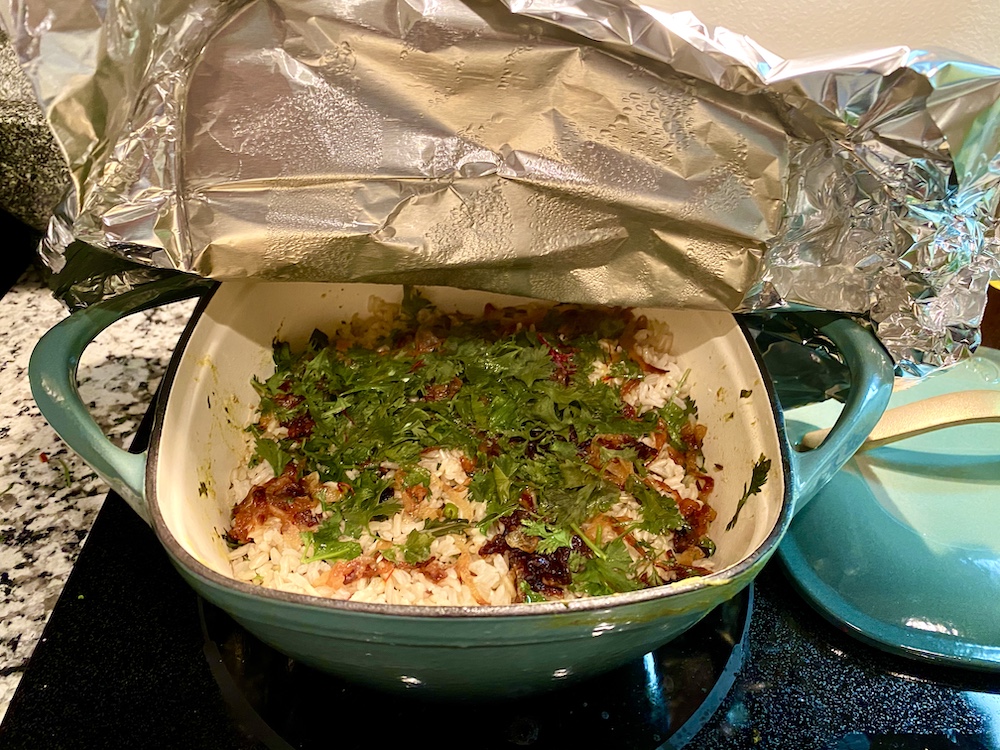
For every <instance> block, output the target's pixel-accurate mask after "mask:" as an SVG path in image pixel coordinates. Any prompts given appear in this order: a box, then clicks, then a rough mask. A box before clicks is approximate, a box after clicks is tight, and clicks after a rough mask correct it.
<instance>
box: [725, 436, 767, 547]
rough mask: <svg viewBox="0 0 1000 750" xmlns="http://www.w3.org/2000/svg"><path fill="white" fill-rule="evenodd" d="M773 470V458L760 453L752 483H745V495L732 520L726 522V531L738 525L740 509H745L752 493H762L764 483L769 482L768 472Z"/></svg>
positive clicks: (738, 504) (751, 479)
mask: <svg viewBox="0 0 1000 750" xmlns="http://www.w3.org/2000/svg"><path fill="white" fill-rule="evenodd" d="M769 471H771V459H769V458H765V457H764V454H763V453H761V454H760V458H758V459H757V463H755V464H754V466H753V473H752V474H751V476H750V483H749V484H745V485H743V497H741V498H740V501H739V502H738V503H737V504H736V512H735V513H734V514H733V518H732V520H731V521H730V522H729V523H727V524H726V531H729V530H730V529H731V528H733V526H735V525H736V521H737V519H738V518H739V517H740V511H741V510H743V506H744V505H746V504H747V500H749V499H750V497H751V496H752V495H756V494H758V493H760V491H761V490H762V489H763V488H764V483H765V482H767V474H768V472H769Z"/></svg>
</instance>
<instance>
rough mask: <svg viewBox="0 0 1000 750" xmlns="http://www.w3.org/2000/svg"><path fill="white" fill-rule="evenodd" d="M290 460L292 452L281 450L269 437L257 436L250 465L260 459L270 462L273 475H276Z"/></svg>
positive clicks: (258, 461)
mask: <svg viewBox="0 0 1000 750" xmlns="http://www.w3.org/2000/svg"><path fill="white" fill-rule="evenodd" d="M291 460H292V454H290V453H286V452H285V451H283V450H282V449H281V446H280V445H279V444H278V443H277V441H275V440H271V439H270V438H258V439H257V446H256V448H255V449H254V455H253V458H252V459H251V461H250V465H251V466H256V465H257V464H259V463H260V462H261V461H267V462H268V463H269V464H271V468H272V469H273V470H274V474H275V476H278V475H280V474H281V473H282V472H283V471H284V470H285V467H286V466H287V465H288V462H289V461H291Z"/></svg>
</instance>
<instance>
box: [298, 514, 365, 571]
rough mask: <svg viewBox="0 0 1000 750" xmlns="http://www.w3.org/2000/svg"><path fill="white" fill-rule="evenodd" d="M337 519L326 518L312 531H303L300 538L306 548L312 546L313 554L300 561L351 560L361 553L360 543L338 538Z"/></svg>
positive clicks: (338, 527) (338, 526) (338, 525)
mask: <svg viewBox="0 0 1000 750" xmlns="http://www.w3.org/2000/svg"><path fill="white" fill-rule="evenodd" d="M340 537H341V533H340V522H339V520H333V519H327V520H326V521H324V522H323V524H322V525H321V526H320V527H319V528H318V529H316V531H314V532H311V533H310V532H308V531H307V532H305V533H304V534H303V535H302V539H303V541H304V542H305V546H306V549H308V548H309V547H312V550H313V554H312V555H311V556H309V557H303V558H302V562H304V563H311V562H315V561H316V560H353V559H354V558H355V557H358V556H360V555H361V545H360V544H358V543H357V542H354V541H341V540H340Z"/></svg>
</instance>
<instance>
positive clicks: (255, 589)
mask: <svg viewBox="0 0 1000 750" xmlns="http://www.w3.org/2000/svg"><path fill="white" fill-rule="evenodd" d="M221 283H222V282H220V283H218V284H216V285H215V286H214V287H213V288H212V289H211V290H210V291H209V292H208V293H207V294H205V295H204V296H203V297H202V299H201V301H200V302H199V303H198V305H197V307H196V308H195V311H194V313H193V314H192V316H191V319H190V320H189V321H188V324H187V325H186V326H185V328H184V331H183V333H182V334H181V336H180V338H179V339H178V342H177V346H176V348H175V349H174V353H173V356H171V358H170V362H169V363H168V365H167V369H166V372H165V373H164V375H163V378H162V380H161V381H160V387H159V389H158V392H157V398H156V406H155V411H154V414H153V427H152V430H151V433H150V440H149V450H148V459H147V462H146V478H145V488H146V503H147V507H148V508H149V514H150V518H151V521H152V526H153V530H154V531H155V533H156V536H157V538H158V539H159V541H160V543H161V544H162V545H163V546H164V547H165V548H166V550H167V552H168V553H169V554H170V556H171V557H172V558H173V559H174V561H175V563H176V564H178V565H180V566H182V567H183V568H184V569H185V570H186V571H187V572H189V573H191V574H192V575H195V576H197V577H199V578H201V579H203V580H205V581H206V582H208V583H210V584H214V585H215V586H219V587H222V588H225V589H229V590H230V591H233V592H234V593H238V594H242V595H246V596H250V597H254V598H262V599H264V600H265V601H270V602H271V603H272V604H291V605H294V606H297V607H310V608H319V609H327V610H333V611H337V612H341V613H344V614H346V613H358V614H366V615H383V616H386V615H388V616H391V617H397V618H411V617H415V618H421V619H423V618H437V619H441V618H448V619H482V618H503V619H507V618H510V617H539V616H547V615H559V614H572V613H581V612H591V611H595V610H608V609H618V608H621V607H624V606H628V605H632V604H640V603H643V602H648V601H653V600H658V599H663V600H668V599H671V598H673V597H678V596H681V595H683V594H687V593H690V592H692V591H696V590H700V589H707V588H712V587H722V586H727V585H729V584H731V583H732V582H733V581H734V580H736V579H739V578H741V577H742V576H744V575H745V574H746V573H747V572H748V571H749V570H751V569H752V568H754V567H755V566H756V565H757V564H758V562H759V561H760V560H761V559H762V558H767V557H769V556H770V555H771V554H772V553H773V552H774V550H775V549H776V548H777V545H778V542H779V541H780V540H781V538H782V537H783V536H784V535H785V532H786V531H787V529H788V526H789V524H790V523H791V519H792V513H793V509H794V498H793V497H792V492H793V483H792V477H791V462H790V458H789V451H790V446H789V443H788V440H787V439H786V431H785V421H784V416H783V413H782V411H781V408H780V406H779V405H778V398H777V394H776V393H775V390H774V384H773V383H772V381H771V378H770V375H769V374H768V372H767V369H766V368H765V367H764V362H763V359H762V357H761V354H760V351H759V349H758V348H757V346H756V344H755V343H754V341H753V337H752V336H751V335H750V331H749V330H748V328H747V326H746V325H745V324H744V323H743V321H742V320H741V319H740V318H739V317H738V316H736V315H733V318H734V319H735V322H736V324H737V326H739V329H740V331H741V332H742V333H743V336H744V338H745V339H746V342H747V345H748V346H749V348H750V353H751V354H752V356H753V358H754V362H755V363H756V365H757V370H758V372H759V374H760V376H761V382H762V383H763V384H764V388H765V389H766V391H767V396H768V403H769V404H770V407H771V413H772V415H773V416H774V423H775V426H776V429H777V436H778V448H779V451H780V454H781V472H782V480H783V482H784V492H783V496H782V501H781V509H780V511H779V513H778V518H777V520H776V522H775V524H774V526H773V527H772V529H771V531H770V533H768V535H767V537H766V538H765V539H764V540H763V541H762V542H761V543H760V545H759V546H758V547H757V548H756V549H754V550H753V552H751V553H750V554H749V555H747V556H746V557H744V558H743V559H741V560H740V561H739V562H738V563H736V564H735V565H732V566H730V567H728V568H725V569H723V570H720V571H718V572H715V573H711V574H709V575H707V576H696V577H693V578H685V579H683V580H681V581H676V582H673V583H668V584H663V585H660V586H654V587H652V588H646V589H640V590H638V591H629V592H625V593H620V594H605V595H602V596H592V597H584V598H582V599H572V600H570V601H566V602H563V601H555V602H538V603H534V604H524V603H518V604H503V605H476V606H445V605H433V606H432V605H415V604H381V603H372V602H353V601H345V600H341V599H327V598H325V597H320V596H311V595H309V594H294V593H290V592H287V591H279V590H277V589H270V588H265V587H263V586H254V585H252V584H249V583H245V582H243V581H238V580H236V579H235V578H230V577H227V576H224V575H221V574H220V573H217V572H216V571H214V570H212V569H211V568H209V567H208V566H207V565H205V564H204V563H202V562H200V561H199V560H197V559H196V558H195V557H194V556H193V555H191V554H190V553H189V552H188V551H187V550H186V549H184V547H183V545H181V543H180V542H179V541H177V538H176V537H175V536H174V535H173V533H172V532H171V531H170V528H169V527H168V526H167V523H166V520H165V519H164V518H163V515H162V513H161V512H160V507H159V503H158V501H157V494H156V469H157V465H158V463H159V454H160V441H161V439H162V437H163V420H164V416H165V414H166V408H167V403H168V401H169V399H170V392H171V390H172V389H173V385H174V380H175V379H176V375H177V370H178V367H179V365H180V361H181V359H182V358H183V357H184V355H185V352H186V350H187V346H188V344H189V343H190V340H191V336H192V334H193V333H194V330H195V328H196V327H197V325H198V322H199V321H200V320H201V317H202V315H203V314H204V312H205V310H206V309H207V308H208V306H209V304H210V303H211V301H212V299H213V298H214V296H215V293H216V292H217V291H218V289H219V287H220V286H221ZM730 314H731V313H730Z"/></svg>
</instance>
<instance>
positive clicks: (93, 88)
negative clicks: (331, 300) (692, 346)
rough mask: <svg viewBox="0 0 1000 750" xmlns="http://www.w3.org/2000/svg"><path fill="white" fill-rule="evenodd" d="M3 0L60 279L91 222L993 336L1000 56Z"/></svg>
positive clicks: (295, 256)
mask: <svg viewBox="0 0 1000 750" xmlns="http://www.w3.org/2000/svg"><path fill="white" fill-rule="evenodd" d="M0 14H2V17H3V19H2V20H3V22H4V24H5V25H6V27H7V29H8V32H9V33H10V34H11V36H12V39H13V40H14V42H15V47H16V49H17V51H18V54H19V55H20V58H21V61H22V64H23V65H24V67H25V69H26V70H27V72H28V73H29V76H30V77H31V78H32V80H33V82H34V85H35V88H36V91H37V94H38V97H39V100H40V102H41V104H42V107H43V110H44V111H45V113H46V116H47V118H48V121H49V123H50V125H51V126H52V128H53V131H54V133H55V135H56V138H57V139H58V141H59V142H60V144H61V145H62V148H63V149H64V150H65V152H66V154H67V155H68V157H69V160H70V170H71V173H72V178H73V185H74V188H75V190H74V193H73V194H72V195H71V196H70V198H69V199H68V200H67V201H66V202H65V203H64V204H63V205H62V207H61V209H60V211H59V212H58V214H57V216H56V217H55V218H54V219H53V221H52V222H51V224H50V227H49V233H48V238H47V241H46V243H45V247H44V257H45V259H46V261H47V263H48V264H49V265H50V266H51V267H52V268H53V269H54V270H56V271H59V270H60V269H62V268H63V267H64V265H65V263H66V249H67V248H68V247H71V246H72V243H73V242H74V241H76V242H77V243H79V242H84V243H88V244H89V245H91V246H93V247H96V248H100V249H105V250H107V251H110V252H112V253H114V254H115V255H117V256H118V257H120V258H124V259H128V260H130V261H133V262H135V263H137V264H140V265H142V266H143V267H144V269H143V270H144V273H143V274H140V275H139V277H140V278H141V279H147V278H149V276H150V273H151V272H152V271H154V270H155V269H176V270H180V271H185V272H192V273H195V274H199V275H203V276H210V277H213V278H217V279H234V278H242V277H247V276H252V277H258V278H264V279H303V280H328V281H384V282H409V283H424V284H449V285H452V286H462V287H470V288H481V289H488V290H495V291H502V292H509V293H515V294H525V295H530V296H538V297H549V298H556V299H562V300H566V301H580V302H597V303H608V304H629V305H636V304H652V305H664V306H688V307H701V308H710V309H711V308H722V309H728V310H734V311H751V310H765V309H781V308H791V309H797V308H810V309H812V308H818V309H828V310H836V311H844V312H850V313H855V314H858V315H861V316H864V317H866V318H867V319H869V320H870V321H871V322H872V324H873V325H874V326H875V328H876V329H877V333H878V335H879V337H880V338H881V340H882V341H883V342H884V343H885V344H886V346H887V347H888V348H889V349H890V351H891V352H892V353H893V355H894V356H895V357H896V359H897V362H898V363H899V364H900V367H901V368H902V369H910V370H914V371H919V370H922V369H924V368H925V366H933V365H940V364H946V363H949V362H952V361H955V360H956V359H959V358H962V357H964V356H965V355H966V354H967V353H968V352H969V351H970V350H971V349H972V348H974V347H975V345H976V344H977V343H978V323H979V321H980V320H981V316H982V312H983V308H984V306H985V300H986V287H987V284H988V282H989V279H990V276H991V274H997V275H998V276H1000V261H998V252H997V247H998V234H997V222H996V218H997V210H998V205H997V204H998V192H997V190H998V180H1000V174H998V173H1000V157H998V153H1000V104H998V102H1000V70H997V69H995V68H990V67H988V66H984V65H981V64H978V63H975V62H974V61H969V60H963V59H961V58H959V57H958V56H956V55H951V54H942V53H936V54H935V53H929V52H921V51H913V50H909V49H907V48H895V49H888V50H880V51H876V52H872V53H870V54H866V55H855V56H852V57H841V58H823V59H814V60H811V61H786V60H782V59H780V58H778V57H777V56H775V55H773V54H771V53H769V52H768V51H766V50H764V49H762V48H761V47H759V46H758V45H756V44H754V43H753V42H752V41H751V40H749V39H747V38H746V37H743V36H740V35H737V34H733V33H731V32H728V31H726V30H725V29H721V28H717V29H711V28H708V27H705V26H703V25H702V24H701V23H700V22H698V20H697V19H696V18H694V17H693V16H692V15H690V14H688V13H674V14H670V13H665V12H662V11H659V10H656V9H653V8H649V7H646V6H639V5H633V4H631V3H629V2H627V0H504V4H502V3H500V2H497V0H467V1H466V2H461V1H460V0H433V1H432V0H363V1H361V0H352V1H350V2H349V1H348V0H301V1H293V0H248V1H246V2H224V1H223V0H195V1H194V2H181V0H147V2H143V3H127V2H118V3H111V4H108V5H107V6H106V10H105V4H104V3H103V2H98V0H93V2H92V3H91V2H85V1H84V0H51V1H48V2H42V0H11V4H10V6H9V7H7V8H0ZM77 246H79V245H77ZM132 283H134V278H133V276H132V275H131V272H129V271H127V270H126V271H122V270H120V269H119V270H116V271H115V272H114V273H111V274H108V273H105V274H104V275H101V274H97V275H95V276H92V277H90V278H81V279H79V280H78V281H75V282H74V284H73V286H74V287H75V291H74V299H76V300H78V301H79V302H80V303H81V304H83V303H86V302H88V301H93V300H94V299H97V298H100V297H102V296H107V295H109V294H113V293H116V292H117V291H119V290H121V289H123V288H127V287H128V286H129V285H130V284H132Z"/></svg>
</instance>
